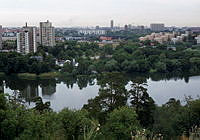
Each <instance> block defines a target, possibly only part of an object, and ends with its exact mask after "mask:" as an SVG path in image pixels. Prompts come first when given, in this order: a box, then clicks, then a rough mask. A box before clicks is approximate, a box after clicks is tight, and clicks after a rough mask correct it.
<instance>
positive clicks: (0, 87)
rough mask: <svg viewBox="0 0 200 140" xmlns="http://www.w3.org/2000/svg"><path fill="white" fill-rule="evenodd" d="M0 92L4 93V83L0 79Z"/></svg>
mask: <svg viewBox="0 0 200 140" xmlns="http://www.w3.org/2000/svg"><path fill="white" fill-rule="evenodd" d="M0 93H4V84H3V80H1V79H0Z"/></svg>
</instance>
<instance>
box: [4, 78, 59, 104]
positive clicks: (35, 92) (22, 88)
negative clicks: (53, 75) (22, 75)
mask: <svg viewBox="0 0 200 140" xmlns="http://www.w3.org/2000/svg"><path fill="white" fill-rule="evenodd" d="M4 80H5V84H6V87H9V88H10V89H11V90H14V91H19V92H20V96H21V98H23V99H25V101H26V102H29V103H30V102H32V99H33V98H35V97H38V96H39V89H38V87H39V85H40V86H41V87H42V92H43V93H44V94H48V95H49V96H51V95H52V94H53V93H55V92H54V91H55V89H56V80H55V79H50V80H25V79H19V78H17V77H14V76H12V77H5V79H4ZM44 88H45V89H46V90H44Z"/></svg>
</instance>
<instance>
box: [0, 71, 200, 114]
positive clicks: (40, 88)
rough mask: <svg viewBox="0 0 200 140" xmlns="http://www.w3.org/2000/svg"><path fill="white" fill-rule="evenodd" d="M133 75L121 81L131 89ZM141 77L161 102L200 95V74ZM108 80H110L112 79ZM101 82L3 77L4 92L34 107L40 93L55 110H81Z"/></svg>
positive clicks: (83, 78)
mask: <svg viewBox="0 0 200 140" xmlns="http://www.w3.org/2000/svg"><path fill="white" fill-rule="evenodd" d="M132 77H134V78H135V77H138V76H134V75H132V76H127V77H124V79H119V80H121V81H122V82H123V83H124V85H125V87H126V88H127V89H130V88H131V83H132V82H133V81H134V80H132V79H134V78H132ZM139 77H140V78H141V77H142V79H143V82H144V83H147V85H148V86H147V87H146V88H147V91H148V93H149V94H150V96H151V97H152V98H153V99H154V101H155V103H156V104H157V105H162V104H164V103H166V102H167V101H168V100H169V99H170V98H175V99H179V100H181V102H182V103H183V104H184V99H185V96H191V97H193V98H197V97H198V96H199V95H200V86H199V85H200V76H191V77H189V76H185V77H184V76H182V77H167V76H161V77H159V76H157V77H148V76H139ZM106 80H107V81H109V79H106ZM106 80H104V82H105V81H106ZM100 81H102V78H101V77H100V78H96V77H89V76H81V77H78V78H73V77H67V76H63V77H62V78H60V79H58V78H57V79H49V80H22V79H19V78H17V77H11V76H10V77H1V78H0V91H3V92H4V93H9V94H12V93H13V92H14V91H18V92H20V95H21V96H22V98H23V99H24V100H25V101H26V104H27V106H29V107H33V106H34V103H33V102H32V99H33V98H34V97H37V96H40V97H42V99H43V101H44V102H46V101H50V102H51V108H52V109H53V110H54V111H60V110H62V109H63V108H66V107H68V108H70V109H81V108H82V107H83V105H84V104H87V102H88V99H92V98H95V97H96V96H98V91H99V88H100V87H101V86H102V83H101V82H100ZM105 83H106V82H105Z"/></svg>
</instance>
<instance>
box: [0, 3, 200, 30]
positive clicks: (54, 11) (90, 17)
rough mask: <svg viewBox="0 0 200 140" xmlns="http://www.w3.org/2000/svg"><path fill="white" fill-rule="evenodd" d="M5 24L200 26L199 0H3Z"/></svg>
mask: <svg viewBox="0 0 200 140" xmlns="http://www.w3.org/2000/svg"><path fill="white" fill-rule="evenodd" d="M0 2H1V3H2V4H1V5H0V11H1V12H0V25H3V27H20V26H23V25H24V24H25V22H28V24H29V25H34V26H39V22H40V21H46V20H47V19H48V20H50V21H51V22H52V23H53V26H55V27H75V26H82V27H83V26H84V27H87V26H97V25H99V26H110V20H114V23H115V26H119V25H120V26H124V25H125V24H132V25H135V26H137V25H145V26H149V24H150V23H164V24H165V25H166V26H178V27H182V26H200V20H199V17H200V8H199V6H200V1H199V0H190V1H188V0H101V1H100V0H99V1H95V0H84V1H83V0H73V1H72V0H40V1H39V0H15V2H14V0H6V1H4V0H0Z"/></svg>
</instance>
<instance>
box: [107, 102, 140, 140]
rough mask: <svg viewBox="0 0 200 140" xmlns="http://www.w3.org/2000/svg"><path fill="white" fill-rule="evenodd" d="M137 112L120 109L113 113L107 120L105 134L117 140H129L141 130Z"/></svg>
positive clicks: (128, 108)
mask: <svg viewBox="0 0 200 140" xmlns="http://www.w3.org/2000/svg"><path fill="white" fill-rule="evenodd" d="M137 118H138V116H137V114H136V111H134V110H133V109H132V108H130V107H126V106H124V107H120V108H118V109H115V110H114V111H112V112H111V113H110V114H109V115H108V118H107V121H106V124H105V128H104V133H106V135H107V136H109V135H111V136H112V137H113V138H114V139H116V140H129V139H131V138H132V136H134V135H135V134H136V131H137V130H139V129H140V125H139V122H138V120H137Z"/></svg>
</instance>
